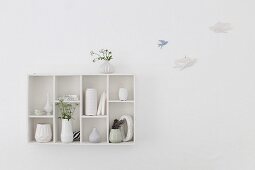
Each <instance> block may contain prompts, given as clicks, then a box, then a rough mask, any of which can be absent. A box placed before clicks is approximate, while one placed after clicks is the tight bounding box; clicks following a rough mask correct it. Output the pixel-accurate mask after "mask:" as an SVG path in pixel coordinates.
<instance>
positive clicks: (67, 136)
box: [61, 119, 73, 143]
mask: <svg viewBox="0 0 255 170" xmlns="http://www.w3.org/2000/svg"><path fill="white" fill-rule="evenodd" d="M61 142H63V143H70V142H73V129H72V124H71V120H68V119H62V129H61Z"/></svg>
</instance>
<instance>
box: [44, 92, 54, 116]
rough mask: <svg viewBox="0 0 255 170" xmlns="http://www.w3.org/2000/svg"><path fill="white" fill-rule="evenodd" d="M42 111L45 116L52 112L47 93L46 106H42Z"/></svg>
mask: <svg viewBox="0 0 255 170" xmlns="http://www.w3.org/2000/svg"><path fill="white" fill-rule="evenodd" d="M43 109H44V111H45V112H46V114H47V115H51V112H52V104H51V103H50V96H49V93H47V98H46V104H45V106H44V108H43Z"/></svg>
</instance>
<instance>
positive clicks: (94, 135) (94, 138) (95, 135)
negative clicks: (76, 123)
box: [89, 128, 101, 143]
mask: <svg viewBox="0 0 255 170" xmlns="http://www.w3.org/2000/svg"><path fill="white" fill-rule="evenodd" d="M100 140H101V138H100V134H99V132H98V130H97V128H93V130H92V131H91V133H90V135H89V142H92V143H99V142H100Z"/></svg>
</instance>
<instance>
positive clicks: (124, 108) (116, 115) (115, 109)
mask: <svg viewBox="0 0 255 170" xmlns="http://www.w3.org/2000/svg"><path fill="white" fill-rule="evenodd" d="M134 112H135V110H134V103H122V102H120V103H110V104H109V133H110V130H111V127H112V124H113V121H114V119H120V117H121V116H123V115H130V116H132V118H133V122H134V125H133V129H134V130H135V116H134V115H135V114H134ZM125 130H126V129H125ZM133 132H134V131H133ZM134 140H135V134H133V139H132V140H131V141H129V142H134ZM129 142H128V143H129ZM114 144H115V143H114Z"/></svg>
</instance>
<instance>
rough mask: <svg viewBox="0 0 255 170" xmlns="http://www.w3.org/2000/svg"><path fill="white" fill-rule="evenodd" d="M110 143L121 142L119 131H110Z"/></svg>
mask: <svg viewBox="0 0 255 170" xmlns="http://www.w3.org/2000/svg"><path fill="white" fill-rule="evenodd" d="M109 140H110V142H111V143H120V142H122V134H121V131H120V129H112V130H111V132H110V138H109Z"/></svg>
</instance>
